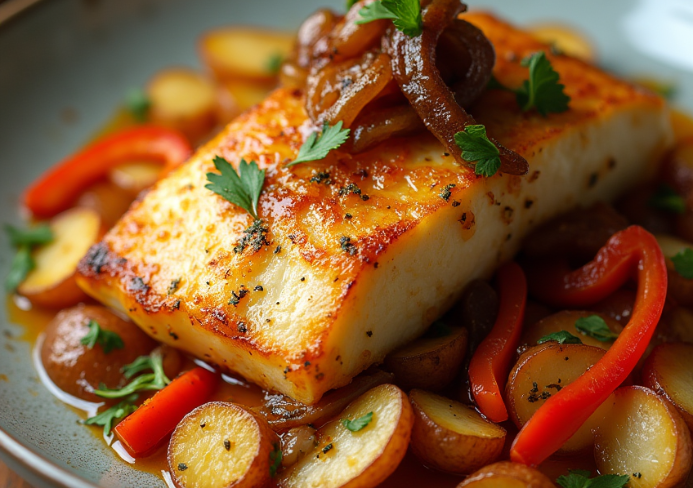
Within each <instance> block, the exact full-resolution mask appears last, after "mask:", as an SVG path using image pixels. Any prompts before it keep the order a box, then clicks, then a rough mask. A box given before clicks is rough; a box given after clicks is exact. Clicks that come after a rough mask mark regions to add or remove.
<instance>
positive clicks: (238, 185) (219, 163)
mask: <svg viewBox="0 0 693 488" xmlns="http://www.w3.org/2000/svg"><path fill="white" fill-rule="evenodd" d="M214 167H215V168H216V169H217V170H219V173H221V174H217V173H207V180H208V181H209V183H208V184H207V185H205V188H207V189H208V190H211V191H213V192H214V193H216V194H217V195H220V196H221V197H223V198H224V199H226V200H228V201H229V202H231V203H233V204H234V205H238V206H239V207H241V208H242V209H244V210H245V211H247V212H248V213H249V214H250V215H252V216H253V218H254V219H255V220H258V216H257V203H258V200H259V199H260V192H261V191H262V185H263V184H264V182H265V170H264V169H262V170H261V169H260V168H258V165H257V163H256V162H255V161H251V162H250V163H248V162H246V160H245V159H243V158H241V162H240V163H239V165H238V173H236V170H235V169H234V168H233V166H231V163H229V162H228V161H227V160H226V159H224V158H222V157H220V156H215V157H214Z"/></svg>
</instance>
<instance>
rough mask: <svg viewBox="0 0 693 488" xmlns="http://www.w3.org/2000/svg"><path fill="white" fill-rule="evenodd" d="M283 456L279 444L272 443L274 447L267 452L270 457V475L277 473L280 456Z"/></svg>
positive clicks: (273, 475)
mask: <svg viewBox="0 0 693 488" xmlns="http://www.w3.org/2000/svg"><path fill="white" fill-rule="evenodd" d="M283 457H284V455H283V453H282V450H281V449H280V448H279V444H274V449H272V451H271V452H270V454H269V458H270V468H269V470H270V476H271V477H272V478H274V477H275V476H276V475H277V470H278V469H279V468H280V467H281V465H282V458H283Z"/></svg>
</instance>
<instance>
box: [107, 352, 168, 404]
mask: <svg viewBox="0 0 693 488" xmlns="http://www.w3.org/2000/svg"><path fill="white" fill-rule="evenodd" d="M148 370H151V371H152V372H151V373H146V374H142V375H140V376H137V377H136V378H135V379H133V380H132V381H131V382H130V383H128V384H127V385H126V386H124V387H123V388H120V389H114V390H111V389H109V388H106V386H105V385H103V384H102V385H100V386H99V389H97V390H94V394H95V395H98V396H100V397H103V398H122V397H126V396H129V395H132V394H133V393H135V392H138V391H152V390H153V391H156V390H161V389H162V388H163V387H164V386H166V385H168V384H169V383H170V382H171V380H170V379H168V378H167V377H166V373H164V364H163V358H162V356H161V352H159V351H158V350H154V351H153V352H152V353H151V354H150V355H149V356H140V357H138V358H137V359H135V360H134V361H133V362H132V363H130V364H126V365H125V366H123V369H122V371H123V375H124V376H125V377H126V378H127V379H131V378H132V377H133V376H135V375H136V374H137V373H142V372H144V371H148Z"/></svg>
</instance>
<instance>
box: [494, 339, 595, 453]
mask: <svg viewBox="0 0 693 488" xmlns="http://www.w3.org/2000/svg"><path fill="white" fill-rule="evenodd" d="M604 353H605V351H604V349H600V348H598V347H594V346H587V345H584V344H558V343H557V342H546V343H544V344H541V345H539V346H536V347H533V348H531V349H528V350H527V351H526V352H525V353H524V354H522V355H521V356H520V359H519V360H518V361H517V364H515V366H514V367H513V369H512V371H511V372H510V377H509V378H508V383H507V386H506V398H507V403H508V409H509V410H510V418H511V419H512V420H513V422H515V425H517V426H518V427H522V426H523V425H524V424H525V423H526V422H527V421H528V420H529V419H530V418H531V417H532V415H533V414H534V412H536V411H537V410H538V409H539V407H540V406H542V405H543V404H544V402H545V401H546V400H547V399H548V398H549V397H551V395H553V394H555V393H557V392H558V391H560V390H561V388H563V387H564V386H566V385H568V384H570V383H572V382H573V381H575V380H576V379H577V378H578V377H579V376H580V375H582V374H583V373H584V372H585V371H587V370H588V369H589V368H590V367H591V366H592V365H593V364H595V363H596V362H597V361H599V359H601V357H602V356H603V355H604ZM606 403H607V402H605V404H604V405H603V406H601V407H599V408H598V409H597V411H596V412H594V413H593V414H592V416H591V417H590V418H589V419H588V420H587V422H585V424H584V425H583V426H582V427H581V428H580V430H578V431H577V432H576V433H575V434H574V435H573V437H571V438H570V440H568V442H566V443H565V445H564V446H563V447H562V448H561V450H560V451H559V453H561V454H573V453H576V452H582V451H585V450H587V449H589V448H591V447H592V445H593V443H594V435H593V432H592V431H593V429H594V428H595V427H596V426H597V425H599V424H600V423H601V422H602V421H603V418H604V415H605V413H606V411H607V405H606Z"/></svg>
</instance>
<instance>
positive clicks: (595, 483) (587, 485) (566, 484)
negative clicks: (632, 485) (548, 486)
mask: <svg viewBox="0 0 693 488" xmlns="http://www.w3.org/2000/svg"><path fill="white" fill-rule="evenodd" d="M591 474H592V473H590V472H589V471H584V470H581V469H571V470H570V471H569V474H568V476H565V475H564V476H559V477H558V479H557V480H556V483H557V484H558V485H559V486H562V487H563V488H623V487H624V486H625V485H626V483H628V480H630V477H629V476H628V475H617V474H604V475H601V476H597V477H595V478H590V475H591Z"/></svg>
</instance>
